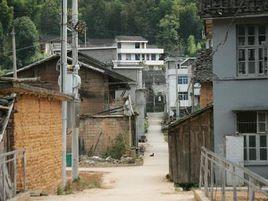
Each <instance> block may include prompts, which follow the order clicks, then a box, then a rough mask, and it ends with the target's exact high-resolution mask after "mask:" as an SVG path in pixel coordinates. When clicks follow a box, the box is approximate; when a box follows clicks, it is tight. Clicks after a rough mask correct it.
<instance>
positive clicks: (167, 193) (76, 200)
mask: <svg viewBox="0 0 268 201" xmlns="http://www.w3.org/2000/svg"><path fill="white" fill-rule="evenodd" d="M160 122H161V114H159V113H155V114H149V123H150V127H149V133H148V136H147V138H148V143H147V145H146V152H145V157H144V165H143V166H137V167H117V168H81V170H83V171H100V172H104V182H103V185H104V188H102V189H93V190H86V191H83V192H80V193H76V194H72V195H66V196H49V197H43V198H35V199H33V200H44V201H54V200H55V201H87V200H92V201H121V200H122V201H123V200H124V201H125V200H126V201H193V200H194V196H193V193H192V192H176V191H175V190H174V187H173V184H172V183H170V182H168V181H166V179H165V176H166V174H168V146H167V143H166V142H165V141H164V137H163V135H162V133H161V126H160ZM152 153H154V154H155V155H154V157H150V154H152Z"/></svg>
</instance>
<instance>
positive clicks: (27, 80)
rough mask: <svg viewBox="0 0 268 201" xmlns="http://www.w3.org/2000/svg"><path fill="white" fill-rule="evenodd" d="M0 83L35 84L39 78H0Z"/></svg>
mask: <svg viewBox="0 0 268 201" xmlns="http://www.w3.org/2000/svg"><path fill="white" fill-rule="evenodd" d="M0 81H12V82H37V81H40V77H34V78H13V77H0Z"/></svg>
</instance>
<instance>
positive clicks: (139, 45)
mask: <svg viewBox="0 0 268 201" xmlns="http://www.w3.org/2000/svg"><path fill="white" fill-rule="evenodd" d="M132 44H133V43H132ZM132 47H133V46H132ZM140 47H141V44H140V43H135V48H136V49H140Z"/></svg>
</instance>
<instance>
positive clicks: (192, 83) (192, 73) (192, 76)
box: [191, 65, 195, 113]
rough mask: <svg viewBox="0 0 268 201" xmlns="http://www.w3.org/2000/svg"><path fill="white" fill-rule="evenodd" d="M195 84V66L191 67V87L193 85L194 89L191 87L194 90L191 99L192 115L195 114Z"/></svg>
mask: <svg viewBox="0 0 268 201" xmlns="http://www.w3.org/2000/svg"><path fill="white" fill-rule="evenodd" d="M194 84H195V79H194V71H193V65H191V85H192V87H191V90H192V92H191V94H192V96H191V98H192V99H191V101H192V113H194V112H195V101H194V99H195V96H194Z"/></svg>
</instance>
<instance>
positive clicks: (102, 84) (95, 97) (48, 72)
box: [18, 58, 112, 114]
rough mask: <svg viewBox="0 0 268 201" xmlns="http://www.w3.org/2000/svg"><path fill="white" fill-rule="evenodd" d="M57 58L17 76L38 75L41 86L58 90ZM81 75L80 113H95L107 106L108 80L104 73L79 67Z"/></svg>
mask: <svg viewBox="0 0 268 201" xmlns="http://www.w3.org/2000/svg"><path fill="white" fill-rule="evenodd" d="M57 62H58V58H56V59H53V60H51V61H48V62H45V63H43V64H40V65H38V66H36V67H34V68H30V69H28V70H25V71H22V72H19V73H18V76H19V77H40V80H41V81H45V82H47V83H42V87H46V88H49V89H53V90H57V91H59V86H58V77H59V71H56V64H57ZM79 75H80V77H81V81H82V84H81V90H80V94H81V109H80V112H81V114H86V113H90V114H96V113H98V112H102V111H103V110H105V109H108V107H109V98H112V97H110V96H109V81H108V77H107V76H106V75H104V74H101V73H98V72H95V71H93V70H90V69H87V68H85V67H81V69H80V70H79Z"/></svg>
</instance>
